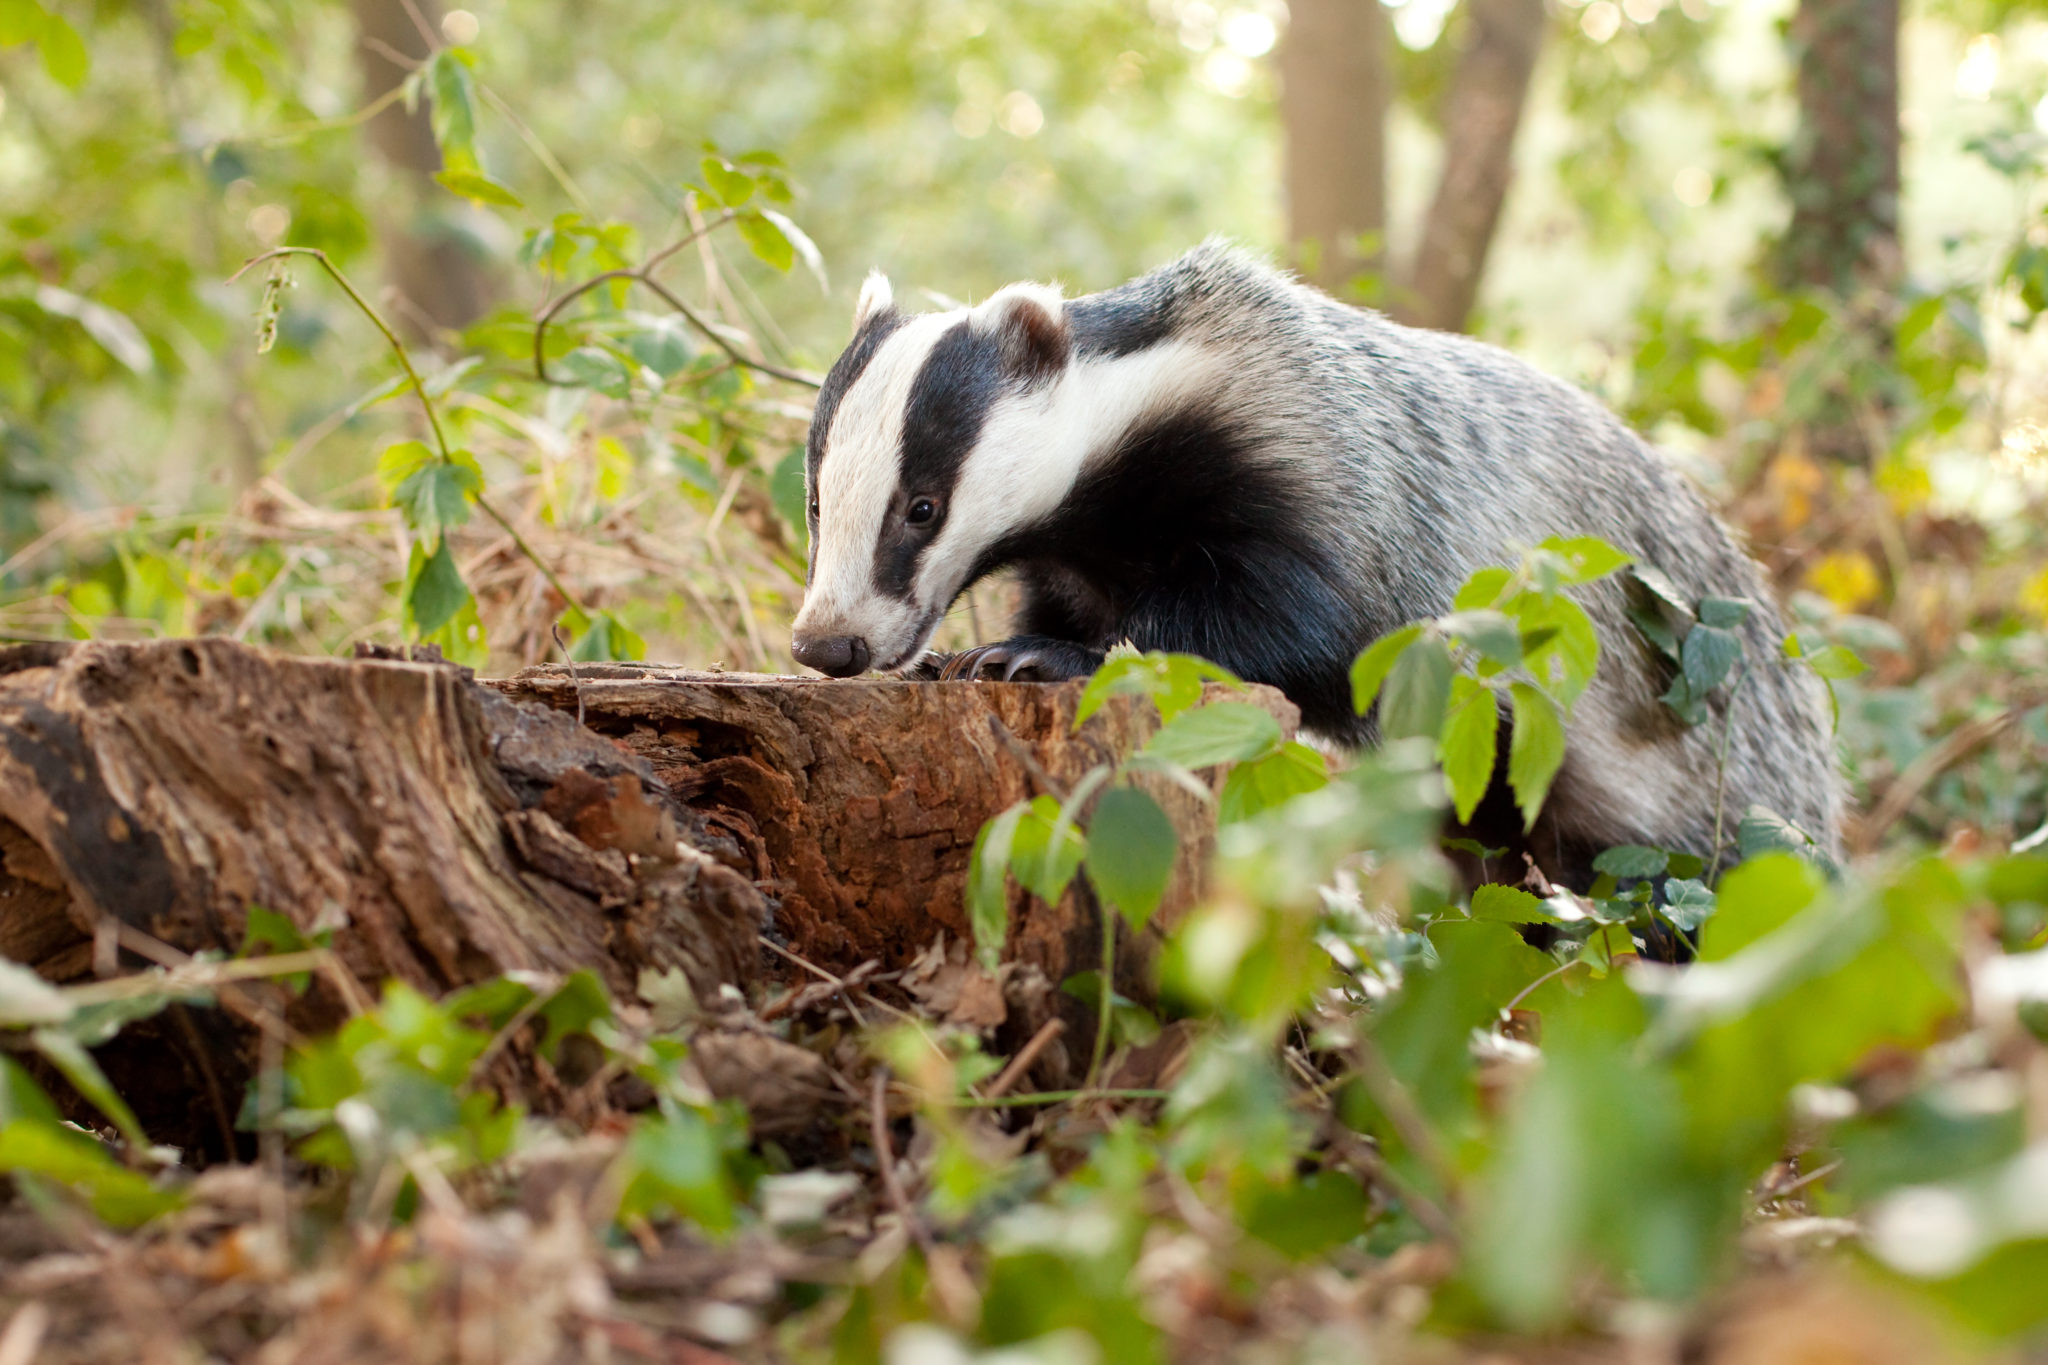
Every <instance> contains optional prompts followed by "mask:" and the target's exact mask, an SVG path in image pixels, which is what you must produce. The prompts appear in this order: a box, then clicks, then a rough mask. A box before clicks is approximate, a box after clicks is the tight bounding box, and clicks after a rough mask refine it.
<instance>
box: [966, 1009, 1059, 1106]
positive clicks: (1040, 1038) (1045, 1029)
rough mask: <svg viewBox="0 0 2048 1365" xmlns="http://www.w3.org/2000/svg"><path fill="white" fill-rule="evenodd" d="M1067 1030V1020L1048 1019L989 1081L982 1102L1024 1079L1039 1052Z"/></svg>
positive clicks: (995, 1097) (997, 1096) (999, 1096)
mask: <svg viewBox="0 0 2048 1365" xmlns="http://www.w3.org/2000/svg"><path fill="white" fill-rule="evenodd" d="M1066 1031H1067V1025H1066V1021H1065V1020H1063V1019H1048V1020H1046V1021H1045V1023H1044V1024H1043V1025H1041V1026H1040V1027H1039V1030H1038V1032H1036V1033H1034V1034H1032V1035H1031V1041H1030V1042H1028V1043H1026V1044H1024V1046H1023V1047H1022V1048H1020V1049H1018V1052H1017V1055H1016V1056H1014V1057H1012V1058H1010V1060H1009V1062H1008V1063H1007V1064H1006V1065H1005V1066H1004V1067H1003V1069H1002V1070H1001V1071H999V1072H997V1073H996V1078H995V1079H994V1080H992V1081H990V1082H989V1083H988V1089H987V1090H986V1091H985V1092H983V1094H982V1096H981V1099H982V1102H983V1103H987V1102H988V1101H990V1100H996V1099H1000V1098H1002V1096H1003V1095H1004V1093H1006V1092H1007V1091H1008V1090H1009V1088H1010V1087H1011V1086H1013V1085H1015V1084H1016V1083H1017V1082H1018V1081H1019V1080H1021V1079H1023V1076H1024V1073H1025V1072H1026V1071H1029V1070H1030V1069H1031V1064H1032V1063H1033V1062H1035V1061H1037V1060H1038V1054H1039V1053H1041V1052H1043V1051H1045V1049H1046V1048H1047V1047H1048V1046H1049V1045H1050V1044H1051V1043H1052V1040H1053V1039H1055V1038H1057V1037H1059V1036H1060V1035H1061V1034H1062V1033H1065V1032H1066Z"/></svg>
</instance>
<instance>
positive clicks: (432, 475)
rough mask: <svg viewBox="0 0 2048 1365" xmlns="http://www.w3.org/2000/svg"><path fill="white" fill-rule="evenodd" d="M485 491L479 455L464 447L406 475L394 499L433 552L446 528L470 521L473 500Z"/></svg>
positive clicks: (406, 518)
mask: <svg viewBox="0 0 2048 1365" xmlns="http://www.w3.org/2000/svg"><path fill="white" fill-rule="evenodd" d="M483 491H484V478H483V472H482V470H481V469H479V468H478V466H477V463H476V457H475V456H473V455H471V454H470V453H469V452H468V451H466V450H460V451H456V452H455V453H454V454H453V455H452V456H451V457H450V458H449V459H448V460H446V461H442V460H434V461H432V462H430V463H428V464H425V465H422V466H420V467H419V468H418V469H415V470H414V471H413V472H412V473H410V474H408V475H406V476H405V478H404V479H402V480H400V481H399V484H398V487H396V488H394V489H392V490H391V502H392V505H393V506H395V507H397V508H398V509H399V510H400V511H402V512H403V513H404V514H405V522H406V525H408V526H410V527H412V528H413V530H414V531H416V532H418V533H419V538H420V543H421V544H423V545H424V546H425V547H426V548H427V549H428V550H430V551H431V550H433V549H434V548H435V547H437V546H438V545H440V543H441V533H442V532H443V531H444V530H445V529H447V528H449V527H452V526H460V525H462V524H463V523H465V522H467V521H468V520H469V503H470V499H472V498H474V497H476V496H477V494H479V493H481V492H483Z"/></svg>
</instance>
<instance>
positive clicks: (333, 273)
mask: <svg viewBox="0 0 2048 1365" xmlns="http://www.w3.org/2000/svg"><path fill="white" fill-rule="evenodd" d="M286 256H307V257H310V258H312V260H313V261H315V262H316V263H317V264H318V265H319V266H320V268H321V269H322V270H325V271H326V272H327V274H328V276H329V277H330V278H331V279H333V281H334V282H335V283H336V284H338V285H340V286H341V290H342V292H343V293H344V294H347V295H348V297H349V301H350V302H352V303H354V304H355V306H356V307H357V308H358V309H360V310H361V311H362V314H363V316H364V317H366V318H368V319H369V320H370V325H371V326H373V327H375V328H376V329H377V330H378V331H379V332H381V333H383V334H384V340H385V343H386V344H387V345H389V346H390V347H391V353H392V354H393V355H395V356H397V357H398V363H399V365H400V367H401V368H403V369H404V370H405V377H406V380H407V382H408V383H410V384H411V385H412V391H413V393H414V394H415V395H417V396H418V398H419V400H420V409H421V410H422V411H423V412H425V413H426V414H427V426H428V427H429V428H431V429H432V431H433V433H434V447H435V449H437V450H438V451H439V452H440V455H441V462H442V463H443V464H453V463H454V462H455V456H454V455H453V453H451V452H450V451H449V449H448V435H447V433H446V432H444V431H443V430H442V429H441V414H440V413H438V412H436V411H435V410H434V400H433V399H432V398H430V397H428V396H427V386H426V384H425V382H424V381H422V380H421V379H420V372H419V371H418V370H417V369H415V368H413V363H412V355H411V354H410V353H409V352H408V351H407V350H406V349H405V343H404V342H403V341H400V340H399V339H398V333H396V332H394V331H392V330H391V324H390V323H388V322H386V321H384V318H383V316H382V315H381V314H380V313H378V311H377V310H376V309H375V308H373V307H371V306H370V301H369V300H368V299H366V298H364V297H363V295H362V292H361V291H360V290H358V289H357V288H356V287H355V285H354V284H353V283H352V282H351V281H350V280H349V277H348V276H347V275H345V274H343V273H342V271H341V267H340V266H338V265H336V264H335V263H334V261H333V260H332V259H331V258H330V257H329V256H328V254H327V253H326V252H324V251H322V250H321V249H320V248H319V247H314V246H277V247H272V248H271V249H270V250H268V251H265V252H263V253H261V254H260V255H256V256H251V257H250V258H249V259H248V260H246V261H244V262H242V265H241V268H240V269H239V270H237V271H235V273H234V274H232V275H230V276H228V283H229V284H233V283H234V282H235V281H236V280H239V279H241V278H242V276H244V275H246V274H248V273H249V271H250V270H252V269H254V268H255V267H257V266H259V265H262V264H263V263H264V262H265V261H275V260H280V259H282V258H284V257H286ZM535 344H536V345H538V341H536V343H535ZM476 505H477V506H478V507H479V508H481V509H482V510H483V513H484V515H485V516H487V517H489V518H490V519H491V520H492V521H495V522H496V523H498V526H499V528H500V529H501V530H503V531H504V532H505V534H506V535H508V536H510V537H511V538H512V543H513V545H515V546H517V547H518V550H519V553H520V554H521V555H522V556H524V557H525V559H526V561H527V562H528V563H529V564H531V565H533V567H534V568H536V569H538V570H539V571H540V576H541V577H542V578H544V579H546V580H547V584H548V586H549V587H551V588H553V589H554V590H555V592H556V593H557V594H559V595H560V597H561V599H562V601H563V602H564V603H565V604H566V605H567V606H568V607H569V608H570V609H571V610H572V611H574V612H575V613H576V614H577V615H578V616H581V617H582V618H583V619H584V621H585V622H588V621H590V619H591V615H590V611H589V609H588V608H586V607H585V606H584V605H583V603H582V602H581V601H580V600H579V599H578V598H577V596H576V594H575V593H572V592H570V591H569V586H568V585H567V584H566V583H564V582H562V579H561V576H560V575H559V574H557V573H556V572H555V571H554V569H553V568H551V567H549V565H548V562H547V561H546V560H544V559H542V558H541V557H540V554H539V552H538V551H536V550H535V549H534V548H533V546H532V545H531V544H529V543H528V542H527V539H526V537H525V536H523V535H521V534H520V533H519V528H518V527H516V526H514V525H513V524H512V523H511V521H510V520H509V519H507V518H506V516H505V514H504V513H502V512H500V511H499V510H498V509H497V508H496V507H494V506H492V505H491V502H490V500H489V499H488V498H486V497H484V495H483V494H482V493H481V492H478V493H477V495H476Z"/></svg>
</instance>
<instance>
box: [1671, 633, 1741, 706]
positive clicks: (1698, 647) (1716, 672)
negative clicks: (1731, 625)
mask: <svg viewBox="0 0 2048 1365" xmlns="http://www.w3.org/2000/svg"><path fill="white" fill-rule="evenodd" d="M1741 657H1742V639H1741V637H1740V636H1737V635H1735V634H1732V633H1731V632H1729V631H1726V630H1722V629H1720V628H1719V627H1717V626H1710V625H1708V624H1707V623H1706V622H1705V621H1704V620H1703V621H1701V622H1700V624H1698V625H1696V626H1694V627H1693V628H1692V630H1691V631H1689V632H1688V633H1687V634H1686V637H1685V644H1684V646H1683V647H1682V648H1681V649H1680V651H1679V658H1680V660H1681V662H1682V665H1683V667H1684V669H1685V685H1686V688H1687V689H1688V690H1689V691H1690V692H1691V693H1692V695H1693V696H1694V697H1696V698H1699V699H1702V700H1704V699H1705V698H1706V696H1707V694H1708V693H1710V692H1712V691H1713V690H1714V689H1715V688H1717V687H1719V686H1720V685H1721V684H1722V683H1723V682H1725V681H1726V680H1727V678H1728V670H1730V669H1731V668H1733V667H1734V666H1735V661H1736V660H1737V659H1740V658H1741Z"/></svg>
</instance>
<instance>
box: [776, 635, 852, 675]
mask: <svg viewBox="0 0 2048 1365" xmlns="http://www.w3.org/2000/svg"><path fill="white" fill-rule="evenodd" d="M789 652H790V653H791V654H793V655H795V656H796V661H797V662H798V663H800V664H802V665H803V666H804V667H805V668H815V669H817V670H818V671H819V672H820V673H823V674H825V675H826V676H828V677H833V678H852V677H857V676H859V675H860V674H862V673H865V672H867V671H868V663H869V662H870V657H871V656H870V655H869V653H868V642H867V641H866V640H863V639H861V638H860V637H859V636H857V635H812V636H805V635H799V636H797V637H796V638H795V639H793V640H791V641H790V644H789Z"/></svg>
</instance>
